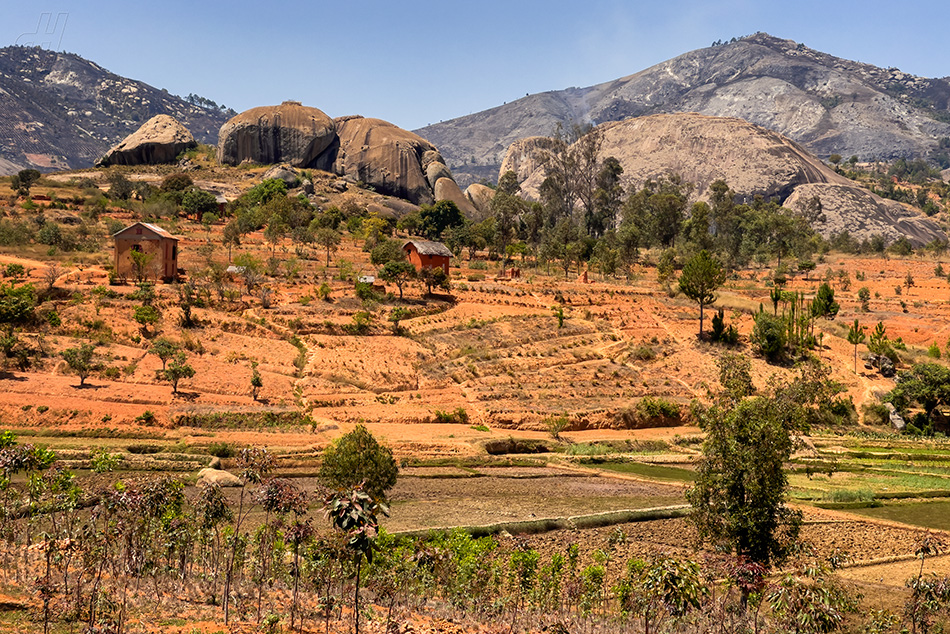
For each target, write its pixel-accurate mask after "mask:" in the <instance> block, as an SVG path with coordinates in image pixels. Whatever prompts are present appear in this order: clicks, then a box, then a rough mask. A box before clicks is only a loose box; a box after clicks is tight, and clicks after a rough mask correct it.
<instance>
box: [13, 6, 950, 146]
mask: <svg viewBox="0 0 950 634" xmlns="http://www.w3.org/2000/svg"><path fill="white" fill-rule="evenodd" d="M6 4H7V5H9V6H7V7H5V8H4V11H3V14H4V19H3V21H2V24H0V46H5V45H8V44H14V43H21V44H23V43H28V42H35V43H41V44H44V45H46V46H48V47H49V48H52V49H54V50H66V51H69V52H73V53H78V54H79V55H82V56H83V57H85V58H87V59H90V60H92V61H94V62H96V63H97V64H99V65H101V66H103V67H105V68H107V69H109V70H111V71H112V72H115V73H118V74H120V75H124V76H126V77H131V78H134V79H139V80H142V81H144V82H146V83H149V84H152V85H153V86H156V87H158V88H167V89H168V90H169V91H171V92H173V93H176V94H180V95H186V94H188V93H190V92H194V93H197V94H200V95H202V96H204V97H208V98H209V99H213V100H214V101H217V102H218V103H224V104H227V105H228V106H231V107H233V108H235V109H236V110H239V111H240V110H244V109H247V108H251V107H254V106H259V105H266V104H272V103H279V102H280V101H283V100H284V99H297V100H300V101H302V102H304V103H305V104H307V105H311V106H316V107H318V108H320V109H322V110H324V111H325V112H326V113H327V114H329V115H330V116H334V117H336V116H341V115H346V114H362V115H365V116H374V117H379V118H382V119H387V120H389V121H391V122H393V123H395V124H397V125H399V126H402V127H404V128H408V129H415V128H419V127H421V126H424V125H426V124H428V123H435V122H438V121H440V120H447V119H451V118H453V117H457V116H461V115H466V114H469V113H472V112H477V111H479V110H484V109H486V108H490V107H493V106H496V105H500V104H501V103H502V102H505V101H512V100H514V99H517V98H519V97H523V96H524V95H525V93H536V92H543V91H547V90H557V89H561V88H567V87H569V86H588V85H591V84H595V83H598V82H602V81H608V80H611V79H615V78H617V77H622V76H624V75H629V74H632V73H635V72H637V71H639V70H642V69H644V68H647V67H649V66H651V65H653V64H656V63H658V62H661V61H663V60H666V59H669V58H670V57H675V56H676V55H679V54H681V53H684V52H686V51H690V50H693V49H697V48H702V47H705V46H709V44H710V43H711V42H713V41H714V40H718V39H723V40H728V39H729V38H731V37H733V36H741V35H747V34H750V33H754V32H756V31H765V32H768V33H771V34H772V35H775V36H778V37H783V38H787V39H792V40H795V41H798V42H803V43H805V44H806V45H807V46H810V47H812V48H815V49H818V50H821V51H824V52H827V53H831V54H833V55H837V56H839V57H844V58H848V59H855V60H858V61H862V62H868V63H872V64H875V65H878V66H884V67H889V66H895V67H898V68H900V69H901V70H904V71H906V72H910V73H913V74H916V75H923V76H928V77H943V76H947V75H950V55H947V53H946V40H947V34H948V30H950V3H947V2H946V0H943V1H933V0H918V1H917V2H915V3H913V5H909V6H907V7H904V6H899V5H897V4H895V3H894V2H893V0H889V1H888V2H883V1H877V0H871V1H864V2H849V1H845V0H838V1H831V2H828V1H822V2H816V1H813V0H803V1H800V2H795V3H791V2H777V1H774V0H759V1H751V0H706V1H702V0H660V1H653V2H621V1H618V0H586V1H585V2H556V1H553V2H552V1H548V2H540V1H539V2H535V1H530V2H529V1H525V2H518V1H517V0H511V1H509V2H503V1H497V0H486V1H483V2H458V1H454V0H441V1H440V2H432V1H428V0H426V1H418V0H402V1H400V0H389V1H387V2H381V1H377V0H363V1H362V2H359V3H347V2H339V1H336V2H326V1H324V0H316V1H312V2H309V3H305V2H296V1H285V2H269V3H268V2H246V1H241V0H237V1H236V2H230V3H227V4H221V5H218V4H215V3H205V2H200V1H196V0H192V1H190V2H185V1H182V0H168V1H165V2H162V3H154V4H153V3H149V4H144V3H143V4H142V5H138V3H130V2H128V1H127V0H126V1H124V2H118V1H114V0H97V1H96V2H95V3H93V2H69V1H65V0H59V1H58V2H53V3H45V0H44V3H43V4H39V3H38V4H37V5H33V4H32V3H15V4H14V3H12V2H9V1H8V2H6ZM28 5H32V6H28ZM44 12H47V13H50V14H52V20H51V21H50V22H49V23H47V22H45V21H43V22H42V24H40V28H39V31H40V33H39V34H38V35H34V34H33V33H35V32H36V31H37V26H38V24H39V23H40V21H41V20H40V19H41V14H42V13H44ZM57 18H59V22H58V23H57ZM64 25H65V26H64ZM47 32H49V33H47Z"/></svg>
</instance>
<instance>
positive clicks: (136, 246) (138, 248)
mask: <svg viewBox="0 0 950 634" xmlns="http://www.w3.org/2000/svg"><path fill="white" fill-rule="evenodd" d="M132 250H133V251H135V252H136V253H141V252H142V245H141V244H133V245H132Z"/></svg>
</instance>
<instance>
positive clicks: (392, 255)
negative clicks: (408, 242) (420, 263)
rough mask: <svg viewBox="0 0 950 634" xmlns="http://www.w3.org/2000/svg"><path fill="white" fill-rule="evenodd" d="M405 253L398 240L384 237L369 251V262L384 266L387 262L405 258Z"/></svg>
mask: <svg viewBox="0 0 950 634" xmlns="http://www.w3.org/2000/svg"><path fill="white" fill-rule="evenodd" d="M405 259H406V254H405V253H403V251H402V245H401V244H400V243H399V241H398V240H392V239H390V238H384V239H382V240H379V241H378V242H377V243H376V246H374V247H373V250H372V251H371V252H370V262H372V263H373V266H385V265H386V264H387V263H388V262H393V261H397V260H405Z"/></svg>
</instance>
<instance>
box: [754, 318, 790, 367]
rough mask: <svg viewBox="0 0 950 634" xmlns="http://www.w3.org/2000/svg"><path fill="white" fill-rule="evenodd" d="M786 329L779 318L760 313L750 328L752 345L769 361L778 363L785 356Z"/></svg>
mask: <svg viewBox="0 0 950 634" xmlns="http://www.w3.org/2000/svg"><path fill="white" fill-rule="evenodd" d="M786 336H787V335H786V328H785V324H784V322H783V321H782V319H781V318H779V317H776V316H774V315H770V314H768V313H766V312H764V311H763V312H760V313H759V314H757V315H756V316H755V326H753V328H752V337H751V340H752V345H753V347H754V348H755V349H756V350H757V351H758V352H759V353H760V354H762V355H763V356H764V357H765V358H766V359H768V360H769V361H772V362H775V361H780V360H781V359H782V358H783V357H784V356H785V344H786V342H787V339H786Z"/></svg>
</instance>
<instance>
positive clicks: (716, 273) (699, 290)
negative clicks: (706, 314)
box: [679, 249, 726, 338]
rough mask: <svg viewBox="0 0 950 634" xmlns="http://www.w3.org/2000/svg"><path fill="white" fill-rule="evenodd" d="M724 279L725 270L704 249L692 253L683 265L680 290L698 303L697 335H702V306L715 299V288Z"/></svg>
mask: <svg viewBox="0 0 950 634" xmlns="http://www.w3.org/2000/svg"><path fill="white" fill-rule="evenodd" d="M725 281H726V274H725V271H723V270H722V266H721V265H720V264H719V261H718V260H716V258H714V257H712V256H710V255H709V252H707V251H706V250H705V249H703V250H702V251H700V252H699V253H697V254H696V255H694V256H693V257H691V258H690V259H689V261H687V262H686V264H685V265H684V266H683V273H682V275H680V279H679V286H680V290H681V291H683V294H684V295H686V297H688V298H690V299H691V300H693V301H694V302H696V303H697V304H699V336H700V338H702V336H703V307H705V306H708V305H709V304H713V303H715V301H716V289H718V288H719V287H720V286H722V284H723V282H725Z"/></svg>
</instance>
